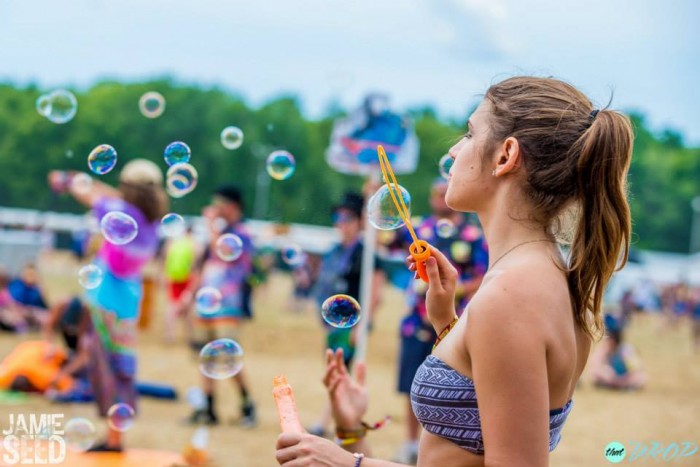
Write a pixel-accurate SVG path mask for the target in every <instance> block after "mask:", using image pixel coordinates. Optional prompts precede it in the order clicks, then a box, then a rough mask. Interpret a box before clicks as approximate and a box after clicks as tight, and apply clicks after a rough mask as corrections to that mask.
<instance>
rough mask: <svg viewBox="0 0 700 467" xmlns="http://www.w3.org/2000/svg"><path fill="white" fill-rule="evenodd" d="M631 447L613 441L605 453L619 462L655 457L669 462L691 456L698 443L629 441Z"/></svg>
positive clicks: (696, 449)
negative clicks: (666, 443) (628, 448)
mask: <svg viewBox="0 0 700 467" xmlns="http://www.w3.org/2000/svg"><path fill="white" fill-rule="evenodd" d="M628 444H629V445H630V446H631V449H630V450H629V451H628V450H627V448H626V447H625V445H624V444H622V443H618V442H617V441H613V442H612V443H608V445H607V446H605V451H603V455H604V456H605V458H606V459H607V460H608V461H609V462H611V463H613V464H618V463H620V462H622V461H623V460H625V459H627V462H634V461H637V460H640V459H654V461H655V462H659V461H661V462H668V461H671V460H674V459H675V460H678V459H681V458H684V457H690V456H692V455H693V454H695V453H697V452H698V445H697V443H692V442H690V441H683V442H681V443H670V444H669V445H664V444H663V443H659V442H656V441H652V442H651V443H648V444H646V443H640V442H638V441H631V442H630V443H628Z"/></svg>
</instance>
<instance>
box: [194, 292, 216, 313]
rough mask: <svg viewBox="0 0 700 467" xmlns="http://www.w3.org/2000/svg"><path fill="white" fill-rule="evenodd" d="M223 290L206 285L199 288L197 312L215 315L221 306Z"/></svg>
mask: <svg viewBox="0 0 700 467" xmlns="http://www.w3.org/2000/svg"><path fill="white" fill-rule="evenodd" d="M221 300H222V297H221V292H220V291H219V289H217V288H216V287H210V286H205V287H202V288H201V289H199V290H197V293H196V294H195V296H194V303H195V306H196V308H197V313H199V314H201V315H213V314H214V313H216V312H217V311H219V309H220V308H221Z"/></svg>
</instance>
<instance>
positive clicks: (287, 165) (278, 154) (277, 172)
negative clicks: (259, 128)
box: [265, 150, 296, 180]
mask: <svg viewBox="0 0 700 467" xmlns="http://www.w3.org/2000/svg"><path fill="white" fill-rule="evenodd" d="M265 168H266V169H267V173H268V174H270V177H272V178H274V179H275V180H287V179H288V178H289V177H291V176H292V175H293V174H294V170H295V169H296V161H295V160H294V156H292V155H291V154H290V153H289V152H287V151H282V150H279V151H273V152H272V153H271V154H270V155H269V156H267V164H266V166H265Z"/></svg>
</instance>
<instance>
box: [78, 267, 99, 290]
mask: <svg viewBox="0 0 700 467" xmlns="http://www.w3.org/2000/svg"><path fill="white" fill-rule="evenodd" d="M78 283H80V286H81V287H83V288H84V289H87V290H92V289H96V288H97V287H99V286H100V284H101V283H102V269H100V267H99V266H97V265H94V264H86V265H85V266H83V267H81V268H80V270H79V271H78Z"/></svg>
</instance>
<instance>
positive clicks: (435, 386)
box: [411, 355, 573, 455]
mask: <svg viewBox="0 0 700 467" xmlns="http://www.w3.org/2000/svg"><path fill="white" fill-rule="evenodd" d="M572 405H573V400H570V401H569V402H567V403H566V405H565V406H564V407H562V408H561V409H555V410H550V411H549V451H550V452H551V451H553V450H554V448H555V447H556V446H557V444H559V441H560V440H561V430H562V428H563V427H564V422H565V421H566V418H567V417H568V415H569V413H570V412H571V408H572ZM411 406H412V407H413V412H414V413H415V414H416V418H417V419H418V421H420V423H421V424H422V425H423V428H425V429H426V430H427V431H428V432H429V433H432V434H434V435H437V436H440V437H441V438H445V439H448V440H450V441H452V442H454V443H455V444H457V445H458V446H459V447H461V448H463V449H466V450H467V451H470V452H473V453H474V454H479V455H483V454H484V442H483V438H482V435H481V419H480V418H479V407H478V405H477V402H476V391H475V390H474V382H473V381H472V380H471V379H469V378H467V377H466V376H464V375H462V374H460V373H458V372H457V371H455V370H454V369H453V368H451V367H450V366H448V365H447V364H446V363H444V362H443V361H442V360H440V359H439V358H437V357H435V356H433V355H429V356H428V358H426V359H425V362H423V364H422V365H421V367H420V368H418V371H417V372H416V376H415V378H414V379H413V385H412V386H411Z"/></svg>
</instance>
